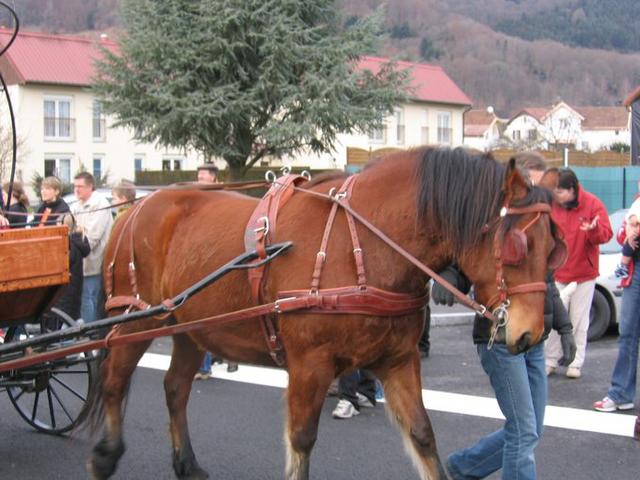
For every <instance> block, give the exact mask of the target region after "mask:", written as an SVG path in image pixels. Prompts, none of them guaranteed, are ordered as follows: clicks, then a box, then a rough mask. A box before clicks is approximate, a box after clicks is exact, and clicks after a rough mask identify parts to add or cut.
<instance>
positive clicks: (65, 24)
mask: <svg viewBox="0 0 640 480" xmlns="http://www.w3.org/2000/svg"><path fill="white" fill-rule="evenodd" d="M121 1H122V0H18V1H16V2H15V6H16V9H17V11H18V15H19V16H20V19H21V22H22V24H23V28H25V29H27V30H41V31H49V32H60V33H62V32H83V31H90V30H98V31H103V30H114V29H115V30H116V32H117V29H118V27H119V26H120V18H119V15H118V8H117V7H118V5H119V4H120V2H121ZM383 4H384V5H386V9H385V16H386V23H387V30H388V38H387V39H386V40H385V41H384V42H382V43H381V45H380V46H379V48H378V50H377V52H375V53H378V54H381V55H391V56H394V57H396V58H400V59H406V60H413V61H423V62H430V63H438V64H440V65H442V66H443V67H444V68H445V69H446V71H447V72H448V73H449V75H450V76H451V77H452V78H453V79H454V80H455V81H456V82H457V83H458V84H459V85H460V86H461V87H462V88H463V89H464V90H465V92H466V93H467V94H468V95H469V96H470V97H471V98H472V99H473V100H474V103H475V106H476V107H483V106H488V105H493V106H494V107H495V108H496V110H497V111H498V112H499V113H501V114H503V115H507V114H509V113H511V112H512V111H513V110H517V109H520V108H522V107H523V106H532V105H536V106H538V105H550V104H551V103H553V102H555V101H557V100H559V99H563V100H565V101H567V102H569V103H570V104H574V105H615V104H617V103H619V102H620V101H621V100H622V99H623V98H624V97H625V96H626V95H627V94H628V93H629V92H630V91H631V90H633V89H634V88H635V87H636V86H638V85H640V27H639V24H640V0H386V1H383V0H337V5H338V7H339V8H340V9H341V10H342V12H343V15H344V21H345V28H348V27H349V25H350V24H352V23H353V22H354V21H357V19H358V18H360V17H362V16H365V15H369V14H371V13H372V12H374V11H375V10H376V9H377V8H379V7H381V6H382V5H383ZM0 22H1V23H2V24H4V25H8V17H7V16H6V15H1V16H0Z"/></svg>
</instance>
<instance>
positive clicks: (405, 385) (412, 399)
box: [376, 347, 446, 480]
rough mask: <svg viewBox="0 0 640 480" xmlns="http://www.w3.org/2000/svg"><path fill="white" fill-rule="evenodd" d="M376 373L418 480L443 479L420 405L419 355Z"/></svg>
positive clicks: (430, 432) (427, 422)
mask: <svg viewBox="0 0 640 480" xmlns="http://www.w3.org/2000/svg"><path fill="white" fill-rule="evenodd" d="M414 348H415V347H414ZM396 362H397V360H396ZM376 373H379V375H380V376H381V378H380V379H381V380H382V382H383V385H384V396H385V399H386V402H387V409H388V410H387V412H388V414H389V416H390V418H391V419H392V420H395V421H396V422H397V424H398V426H399V428H400V430H401V432H402V437H403V439H404V445H405V449H406V450H407V453H408V454H409V456H410V457H411V459H412V460H413V463H414V465H415V467H416V469H417V470H418V473H419V474H420V478H421V479H423V480H437V479H439V478H446V476H445V474H444V471H443V469H442V465H441V464H440V459H439V457H438V452H437V450H436V441H435V437H434V434H433V429H432V428H431V422H430V420H429V416H428V415H427V411H426V410H425V408H424V405H423V403H422V387H421V380H420V357H419V354H418V351H417V350H416V351H415V353H411V354H407V357H406V360H405V361H401V362H397V363H395V362H394V364H393V366H392V367H391V368H389V369H383V370H381V371H380V372H376Z"/></svg>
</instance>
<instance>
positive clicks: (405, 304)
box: [278, 285, 429, 317]
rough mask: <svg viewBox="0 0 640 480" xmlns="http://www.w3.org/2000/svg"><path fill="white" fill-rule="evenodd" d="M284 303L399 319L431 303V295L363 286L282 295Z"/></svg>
mask: <svg viewBox="0 0 640 480" xmlns="http://www.w3.org/2000/svg"><path fill="white" fill-rule="evenodd" d="M278 298H279V299H280V300H282V301H287V302H291V303H293V304H295V303H298V302H299V305H300V308H303V309H305V310H309V311H311V312H314V313H326V314H336V313H341V314H357V315H375V316H381V317H395V316H402V315H408V314H410V313H414V312H416V311H418V310H420V309H422V308H424V306H425V305H426V304H427V303H428V302H429V295H427V294H424V295H422V296H419V297H415V296H413V295H409V294H406V293H395V292H389V291H387V290H382V289H380V288H376V287H371V286H368V287H366V288H361V287H359V286H355V285H354V286H350V287H339V288H327V289H323V290H320V291H319V292H318V293H317V294H314V293H311V292H309V291H308V290H287V291H283V292H278Z"/></svg>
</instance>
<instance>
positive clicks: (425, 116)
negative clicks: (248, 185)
mask: <svg viewBox="0 0 640 480" xmlns="http://www.w3.org/2000/svg"><path fill="white" fill-rule="evenodd" d="M399 109H400V110H402V117H403V121H404V138H400V139H399V138H398V135H397V132H398V130H397V127H398V121H397V118H396V115H390V116H389V117H387V118H386V120H385V128H384V132H385V134H384V141H376V140H371V139H370V138H369V135H368V134H366V133H360V134H348V135H347V134H342V135H339V136H338V141H337V142H336V148H335V151H334V152H332V153H331V154H323V155H314V154H311V153H308V154H300V155H297V156H296V157H285V158H284V159H282V160H273V161H272V162H271V164H272V165H274V166H279V165H281V164H286V165H292V166H309V167H311V168H312V169H326V168H337V169H343V168H344V167H345V166H346V164H347V147H351V148H361V149H364V150H369V149H371V150H378V149H382V148H402V149H407V148H412V147H417V146H420V145H425V144H430V145H437V144H438V113H448V114H449V117H450V128H451V142H450V143H449V145H450V146H452V147H457V146H460V145H462V143H463V129H462V119H463V113H464V107H463V106H459V105H441V104H428V103H417V102H411V103H407V104H405V105H403V106H402V107H401V108H399ZM423 127H426V128H427V130H426V131H425V130H423ZM425 134H426V137H424V138H423V135H425Z"/></svg>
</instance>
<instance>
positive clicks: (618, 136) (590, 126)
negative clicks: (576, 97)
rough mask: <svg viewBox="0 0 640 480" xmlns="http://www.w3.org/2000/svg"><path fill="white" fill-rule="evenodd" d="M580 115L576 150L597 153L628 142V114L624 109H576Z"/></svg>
mask: <svg viewBox="0 0 640 480" xmlns="http://www.w3.org/2000/svg"><path fill="white" fill-rule="evenodd" d="M576 110H577V111H578V112H579V113H580V115H582V117H583V118H584V120H583V121H582V123H581V125H580V127H581V134H580V138H579V139H578V144H577V145H576V147H577V148H578V150H584V151H587V152H597V151H598V150H606V149H607V148H608V147H610V146H611V145H612V144H614V143H626V144H629V142H630V133H629V112H628V111H627V109H626V108H625V107H576Z"/></svg>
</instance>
